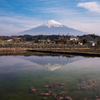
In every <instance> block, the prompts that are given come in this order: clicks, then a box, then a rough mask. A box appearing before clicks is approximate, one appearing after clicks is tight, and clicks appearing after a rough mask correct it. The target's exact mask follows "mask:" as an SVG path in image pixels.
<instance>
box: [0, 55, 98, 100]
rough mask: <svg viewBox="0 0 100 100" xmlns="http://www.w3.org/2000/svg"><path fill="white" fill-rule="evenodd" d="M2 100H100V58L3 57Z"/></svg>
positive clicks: (0, 64)
mask: <svg viewBox="0 0 100 100" xmlns="http://www.w3.org/2000/svg"><path fill="white" fill-rule="evenodd" d="M0 100H100V58H99V57H83V56H73V55H68V56H64V55H60V56H59V55H51V54H49V55H46V54H45V55H43V54H42V55H35V54H32V55H29V56H24V55H17V56H14V55H9V56H6V55H5V56H0Z"/></svg>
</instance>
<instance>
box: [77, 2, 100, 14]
mask: <svg viewBox="0 0 100 100" xmlns="http://www.w3.org/2000/svg"><path fill="white" fill-rule="evenodd" d="M77 7H83V8H85V9H87V10H88V11H90V12H96V13H100V4H98V3H97V2H85V3H79V4H78V5H77Z"/></svg>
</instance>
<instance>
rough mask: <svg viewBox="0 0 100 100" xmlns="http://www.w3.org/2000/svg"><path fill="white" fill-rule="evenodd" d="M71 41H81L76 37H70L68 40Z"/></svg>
mask: <svg viewBox="0 0 100 100" xmlns="http://www.w3.org/2000/svg"><path fill="white" fill-rule="evenodd" d="M68 40H69V41H74V42H75V41H78V40H79V39H78V37H75V36H70V37H69V39H68Z"/></svg>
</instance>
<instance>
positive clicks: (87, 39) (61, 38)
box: [0, 34, 100, 46]
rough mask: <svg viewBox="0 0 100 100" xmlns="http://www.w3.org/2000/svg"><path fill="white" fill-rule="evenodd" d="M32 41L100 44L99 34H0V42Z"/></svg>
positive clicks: (34, 42) (37, 42) (39, 42)
mask: <svg viewBox="0 0 100 100" xmlns="http://www.w3.org/2000/svg"><path fill="white" fill-rule="evenodd" d="M5 43H6V44H7V43H30V44H31V43H32V44H67V45H88V46H95V45H100V36H98V35H95V34H88V35H82V36H74V35H73V36H72V35H35V36H32V35H20V36H0V44H5Z"/></svg>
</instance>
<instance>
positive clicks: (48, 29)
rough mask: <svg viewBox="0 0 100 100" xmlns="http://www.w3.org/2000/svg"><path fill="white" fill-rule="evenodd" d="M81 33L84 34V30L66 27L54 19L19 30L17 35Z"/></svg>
mask: <svg viewBox="0 0 100 100" xmlns="http://www.w3.org/2000/svg"><path fill="white" fill-rule="evenodd" d="M68 33H69V35H83V34H86V33H85V32H81V31H78V30H75V29H73V28H68V27H67V26H64V25H62V24H60V23H58V22H56V21H54V20H49V21H48V22H46V23H43V24H42V25H40V26H38V27H36V28H32V29H30V30H26V31H24V32H20V33H18V34H17V35H24V34H29V35H41V34H42V35H58V34H60V35H63V34H64V35H67V34H68Z"/></svg>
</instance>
